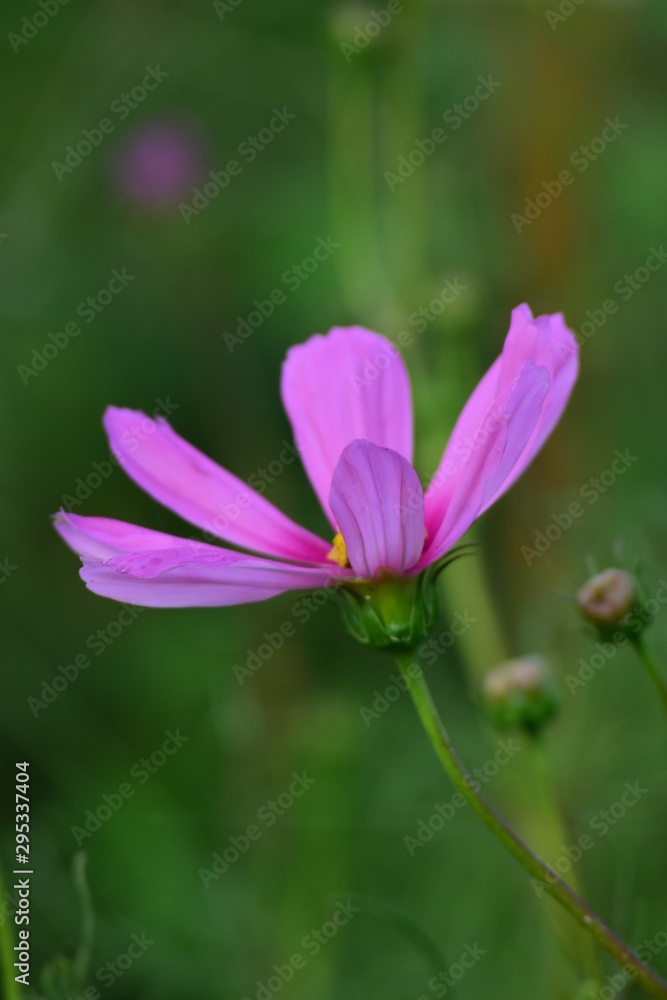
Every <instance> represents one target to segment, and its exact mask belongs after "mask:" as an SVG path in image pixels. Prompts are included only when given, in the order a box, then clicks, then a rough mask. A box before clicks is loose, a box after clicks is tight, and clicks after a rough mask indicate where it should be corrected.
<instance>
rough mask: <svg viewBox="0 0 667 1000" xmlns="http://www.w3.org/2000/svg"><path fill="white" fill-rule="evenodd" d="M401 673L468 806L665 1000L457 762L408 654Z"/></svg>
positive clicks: (659, 986)
mask: <svg viewBox="0 0 667 1000" xmlns="http://www.w3.org/2000/svg"><path fill="white" fill-rule="evenodd" d="M396 660H397V663H398V666H399V668H400V670H401V673H402V674H403V676H404V677H405V680H406V684H407V687H408V690H409V691H410V694H411V696H412V700H413V702H414V705H415V708H416V709H417V713H418V714H419V718H420V719H421V722H422V725H423V726H424V729H425V730H426V734H427V736H428V737H429V739H430V741H431V744H432V746H433V749H434V750H435V752H436V754H437V755H438V758H439V760H440V763H441V764H442V766H443V768H444V770H445V771H446V773H447V775H448V776H449V778H450V780H451V781H452V783H453V784H454V786H455V787H456V788H457V789H458V791H459V792H461V794H462V795H463V797H464V798H465V800H466V802H467V803H468V805H469V806H470V808H471V809H472V810H473V812H475V813H476V814H477V816H479V818H480V819H481V821H482V822H483V823H484V825H485V826H486V827H487V828H488V829H489V830H490V831H491V833H492V834H493V835H494V836H495V837H497V839H498V840H499V841H500V843H501V844H503V845H504V846H505V847H506V848H507V850H508V851H509V852H510V853H511V854H513V855H514V857H515V858H516V859H517V861H518V862H519V863H520V864H522V865H523V867H524V868H525V869H526V871H527V872H528V873H529V875H531V876H532V877H533V878H534V879H537V880H538V881H539V882H540V884H541V885H542V886H543V887H544V889H545V890H546V891H547V892H548V893H549V894H550V895H551V896H553V898H554V899H556V900H557V901H558V902H559V903H560V904H561V906H563V907H565V909H566V910H567V911H568V913H570V914H571V915H572V916H573V917H574V918H575V920H577V921H578V922H579V923H580V924H581V925H582V926H583V927H585V928H586V930H587V931H588V932H589V934H591V935H592V936H593V937H594V938H595V940H596V941H597V942H598V943H599V944H600V945H601V946H602V947H603V948H604V949H605V951H607V952H608V953H609V954H610V955H611V956H612V957H613V958H614V959H615V960H616V961H617V962H618V963H619V965H621V966H629V967H630V968H631V969H632V971H633V977H634V978H635V979H636V980H637V982H638V983H640V984H641V986H643V988H644V989H645V990H646V992H647V993H648V994H649V996H652V997H656V998H657V1000H667V983H664V982H663V981H662V980H661V979H660V978H659V977H658V976H657V975H656V974H655V973H654V972H653V971H652V970H651V969H650V968H649V967H648V966H647V965H646V964H645V963H644V962H642V960H641V959H640V958H639V956H638V955H636V954H635V952H634V951H633V950H632V949H631V948H629V947H628V946H627V945H626V944H624V942H623V941H621V939H620V938H619V937H617V935H616V934H614V932H613V931H612V930H610V928H609V927H607V925H606V924H605V923H604V922H603V921H602V920H600V918H599V917H598V916H597V915H596V914H595V913H594V912H593V911H592V910H591V909H590V908H589V907H588V906H587V905H586V903H584V901H583V900H582V899H580V898H579V896H577V894H576V893H575V892H574V891H573V890H572V889H571V888H570V887H569V885H568V884H567V882H565V881H564V880H563V879H562V878H561V877H560V876H559V875H557V874H556V872H554V871H552V870H551V868H549V866H548V865H547V864H545V863H544V861H542V860H541V859H540V858H538V857H537V855H536V854H533V852H532V851H531V850H530V848H529V847H528V846H527V845H526V844H524V842H523V841H522V840H521V838H520V837H519V836H517V834H516V833H515V832H514V831H513V830H512V829H511V828H510V827H509V826H507V824H506V823H505V822H504V820H503V819H501V817H500V816H499V815H498V813H497V812H496V811H495V809H493V807H492V806H491V805H490V804H489V803H488V802H487V801H486V799H484V797H483V796H482V795H481V794H480V792H479V788H478V783H477V782H476V781H475V780H474V778H472V777H471V776H470V775H469V774H468V772H467V770H466V769H465V766H464V765H463V763H462V762H461V761H460V760H459V758H458V756H457V754H456V751H455V750H454V747H453V746H452V743H451V741H450V739H449V735H448V733H447V730H446V729H445V727H444V725H443V724H442V721H441V720H440V716H439V715H438V710H437V708H436V707H435V704H434V703H433V699H432V698H431V693H430V691H429V689H428V685H427V684H426V679H425V677H424V674H423V672H422V670H421V668H419V667H418V666H417V664H415V663H414V660H413V659H412V657H411V656H410V655H409V654H405V655H397V657H396Z"/></svg>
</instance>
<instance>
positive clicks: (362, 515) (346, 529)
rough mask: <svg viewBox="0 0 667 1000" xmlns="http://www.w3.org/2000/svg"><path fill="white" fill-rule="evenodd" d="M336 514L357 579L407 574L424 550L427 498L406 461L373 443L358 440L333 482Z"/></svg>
mask: <svg viewBox="0 0 667 1000" xmlns="http://www.w3.org/2000/svg"><path fill="white" fill-rule="evenodd" d="M329 502H330V504H331V510H332V511H333V514H334V517H335V518H336V523H337V525H338V529H339V531H340V532H341V534H342V536H343V540H344V541H345V546H346V548H347V556H348V559H349V561H350V565H351V566H352V569H353V570H354V572H355V573H356V574H357V576H361V577H365V578H367V579H372V578H373V577H374V576H375V575H376V573H377V572H378V570H380V569H383V568H388V569H390V570H393V571H394V572H396V573H400V574H403V573H405V572H406V571H407V570H409V569H411V568H412V567H413V566H414V565H415V563H416V562H417V560H418V559H419V556H420V555H421V552H422V549H423V547H424V493H423V490H422V487H421V483H420V482H419V477H418V476H417V473H416V472H415V470H414V469H413V468H412V466H411V465H410V463H409V462H408V461H407V459H405V458H403V456H402V455H399V454H398V452H396V451H392V449H391V448H381V447H379V446H378V445H376V444H372V443H371V442H370V441H363V440H359V441H353V442H352V444H349V445H348V446H347V447H346V448H344V449H343V453H342V455H341V456H340V458H339V460H338V463H337V465H336V468H335V469H334V474H333V478H332V480H331V493H330V496H329Z"/></svg>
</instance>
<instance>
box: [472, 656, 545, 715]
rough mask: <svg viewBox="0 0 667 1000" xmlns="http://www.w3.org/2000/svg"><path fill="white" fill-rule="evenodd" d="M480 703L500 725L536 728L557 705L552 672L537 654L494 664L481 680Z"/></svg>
mask: <svg viewBox="0 0 667 1000" xmlns="http://www.w3.org/2000/svg"><path fill="white" fill-rule="evenodd" d="M481 694H482V702H483V704H484V707H485V709H486V711H487V713H488V715H489V716H490V718H491V719H492V721H493V722H494V723H495V724H496V725H497V726H500V727H501V728H503V729H505V728H510V727H523V728H524V729H528V730H531V731H533V732H535V731H537V730H538V729H539V728H540V727H541V726H542V725H543V723H545V722H546V721H547V719H549V718H550V717H551V716H552V715H553V714H554V713H555V712H556V709H557V708H558V693H557V691H556V685H555V681H554V678H553V674H552V672H551V670H550V668H549V667H548V665H547V664H546V663H545V661H544V660H542V659H541V658H540V657H539V656H522V657H519V658H518V659H516V660H508V661H507V662H506V663H501V664H500V666H497V667H494V669H493V670H491V671H489V673H488V674H487V675H486V677H485V678H484V681H483V683H482V692H481Z"/></svg>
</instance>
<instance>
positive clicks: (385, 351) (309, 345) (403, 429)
mask: <svg viewBox="0 0 667 1000" xmlns="http://www.w3.org/2000/svg"><path fill="white" fill-rule="evenodd" d="M281 391H282V398H283V403H284V406H285V410H286V411H287V415H288V417H289V419H290V421H291V424H292V429H293V431H294V439H295V441H296V444H297V447H298V449H299V452H300V454H301V459H302V461H303V464H304V466H305V468H306V472H307V473H308V477H309V478H310V481H311V483H312V485H313V489H314V490H315V492H316V494H317V496H318V497H319V500H320V503H321V504H322V507H323V508H324V511H325V513H326V515H327V517H329V519H330V520H331V523H332V525H334V527H335V522H336V519H335V517H334V515H333V512H332V511H331V509H330V507H329V489H330V487H331V477H332V475H333V471H334V468H335V467H336V463H337V462H338V459H339V458H340V455H341V452H342V451H343V448H345V446H346V445H348V444H350V443H351V442H352V441H354V440H355V439H357V438H363V439H365V440H366V441H370V442H371V443H372V444H376V445H382V446H384V447H387V448H393V450H394V451H397V452H398V453H399V455H402V456H403V457H404V458H406V459H407V460H408V462H411V461H412V436H413V435H412V398H411V394H410V379H409V377H408V373H407V371H406V368H405V365H404V363H403V359H402V357H401V354H400V352H399V350H398V349H397V348H396V347H395V346H394V345H393V344H392V343H391V341H389V340H386V339H385V338H384V337H381V336H380V335H379V334H377V333H371V332H370V331H369V330H364V329H363V328H362V327H359V326H351V327H334V329H333V330H330V331H329V333H328V334H326V336H323V335H321V334H315V336H313V337H311V338H310V340H307V341H306V342H305V343H304V344H299V345H297V346H296V347H291V348H290V350H289V351H288V352H287V358H286V359H285V363H284V364H283V371H282V384H281Z"/></svg>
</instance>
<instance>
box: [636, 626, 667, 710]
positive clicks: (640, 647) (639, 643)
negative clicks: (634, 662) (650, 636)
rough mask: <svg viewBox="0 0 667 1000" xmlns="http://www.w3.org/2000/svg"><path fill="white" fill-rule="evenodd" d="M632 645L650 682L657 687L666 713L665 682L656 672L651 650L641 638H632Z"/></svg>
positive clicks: (656, 667) (658, 672)
mask: <svg viewBox="0 0 667 1000" xmlns="http://www.w3.org/2000/svg"><path fill="white" fill-rule="evenodd" d="M632 645H633V646H634V647H635V649H636V650H637V656H638V657H639V659H640V660H641V661H642V663H643V664H644V666H645V667H646V669H647V671H648V673H649V676H650V677H651V680H652V681H653V683H654V684H655V686H656V687H657V689H658V694H659V695H660V697H661V698H662V704H663V705H664V707H665V711H667V681H665V679H664V677H663V676H662V674H661V673H660V671H659V670H658V665H657V663H656V662H655V660H654V659H653V654H652V653H651V650H650V649H649V648H648V646H647V645H646V643H645V642H644V640H643V639H642V637H641V636H637V637H636V638H634V639H633V641H632Z"/></svg>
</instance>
